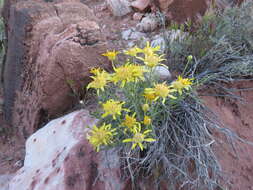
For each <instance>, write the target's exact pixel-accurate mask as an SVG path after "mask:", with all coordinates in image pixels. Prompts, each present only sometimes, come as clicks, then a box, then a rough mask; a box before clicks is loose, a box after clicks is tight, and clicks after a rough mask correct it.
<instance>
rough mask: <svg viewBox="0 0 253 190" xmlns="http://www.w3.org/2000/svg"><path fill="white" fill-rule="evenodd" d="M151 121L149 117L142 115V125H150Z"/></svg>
mask: <svg viewBox="0 0 253 190" xmlns="http://www.w3.org/2000/svg"><path fill="white" fill-rule="evenodd" d="M151 122H152V120H151V118H150V117H149V116H147V115H145V116H144V119H143V124H144V125H150V124H151Z"/></svg>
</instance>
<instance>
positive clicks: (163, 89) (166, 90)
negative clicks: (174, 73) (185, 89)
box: [154, 82, 176, 103]
mask: <svg viewBox="0 0 253 190" xmlns="http://www.w3.org/2000/svg"><path fill="white" fill-rule="evenodd" d="M175 91H176V90H174V89H171V88H170V87H169V86H168V85H167V84H166V82H164V83H160V84H156V85H155V87H154V93H155V94H156V96H157V97H160V98H162V99H163V103H164V102H165V100H166V98H167V97H170V98H172V99H176V97H174V96H172V95H171V94H170V93H172V92H175Z"/></svg>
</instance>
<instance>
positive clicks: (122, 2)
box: [107, 0, 132, 16]
mask: <svg viewBox="0 0 253 190" xmlns="http://www.w3.org/2000/svg"><path fill="white" fill-rule="evenodd" d="M107 4H108V5H109V7H110V9H111V11H112V13H113V15H114V16H124V15H126V14H128V13H130V12H131V11H132V8H131V7H130V3H129V2H128V0H107Z"/></svg>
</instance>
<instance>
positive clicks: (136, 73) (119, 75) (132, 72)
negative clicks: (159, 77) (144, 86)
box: [111, 63, 147, 87]
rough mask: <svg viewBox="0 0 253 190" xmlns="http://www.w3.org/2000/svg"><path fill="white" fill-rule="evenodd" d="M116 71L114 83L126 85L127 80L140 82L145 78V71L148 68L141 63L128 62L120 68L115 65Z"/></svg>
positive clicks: (113, 78) (113, 77) (113, 76)
mask: <svg viewBox="0 0 253 190" xmlns="http://www.w3.org/2000/svg"><path fill="white" fill-rule="evenodd" d="M114 71H115V73H114V74H113V75H112V78H111V80H112V81H113V82H114V83H120V86H121V87H124V86H125V84H126V83H127V82H138V81H139V80H144V73H145V72H147V70H146V69H145V68H144V67H143V66H141V65H134V64H130V63H127V64H125V65H122V66H120V67H118V68H115V67H114Z"/></svg>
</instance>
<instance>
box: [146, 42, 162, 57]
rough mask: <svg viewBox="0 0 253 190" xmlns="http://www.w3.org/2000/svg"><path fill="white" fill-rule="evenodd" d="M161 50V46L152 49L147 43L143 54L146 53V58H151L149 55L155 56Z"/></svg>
mask: <svg viewBox="0 0 253 190" xmlns="http://www.w3.org/2000/svg"><path fill="white" fill-rule="evenodd" d="M159 50H160V46H156V47H151V46H150V43H149V42H147V43H146V47H144V48H143V49H142V52H143V53H144V55H145V56H146V55H147V56H149V55H153V54H155V52H157V51H159Z"/></svg>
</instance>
